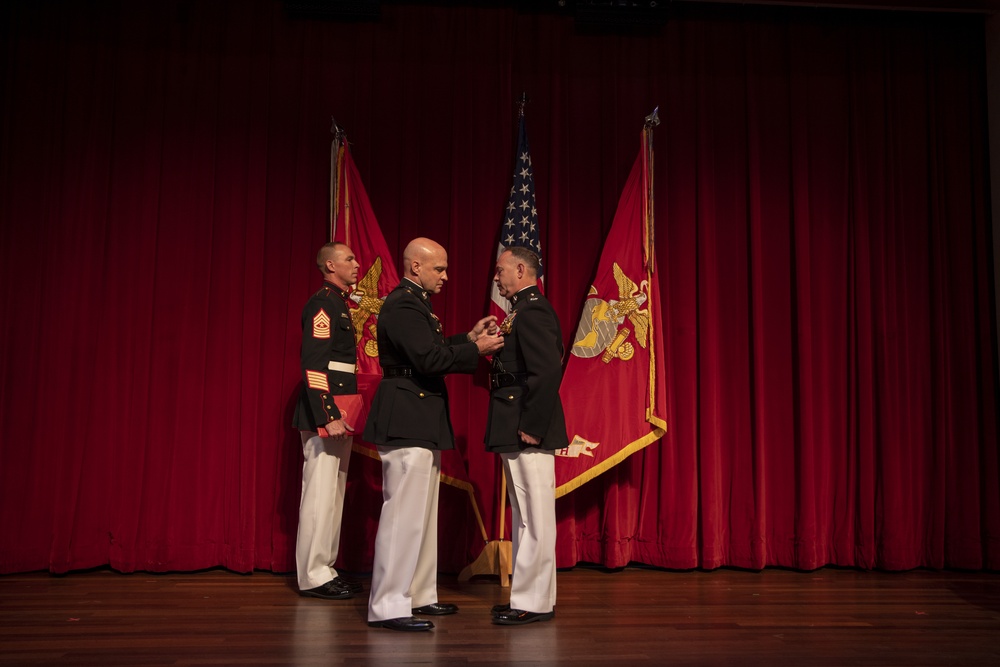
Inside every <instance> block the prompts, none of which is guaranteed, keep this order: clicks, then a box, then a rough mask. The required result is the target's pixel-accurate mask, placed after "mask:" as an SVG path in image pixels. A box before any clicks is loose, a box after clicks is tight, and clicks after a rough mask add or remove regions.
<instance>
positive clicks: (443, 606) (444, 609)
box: [413, 602, 458, 616]
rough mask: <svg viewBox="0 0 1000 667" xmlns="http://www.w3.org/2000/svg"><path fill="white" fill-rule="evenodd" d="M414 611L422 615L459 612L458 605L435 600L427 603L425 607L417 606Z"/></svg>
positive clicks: (445, 614) (443, 614)
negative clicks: (432, 602)
mask: <svg viewBox="0 0 1000 667" xmlns="http://www.w3.org/2000/svg"><path fill="white" fill-rule="evenodd" d="M413 613H414V614H420V615H422V616H447V615H448V614H457V613H458V605H454V604H448V603H447V602H435V603H434V604H425V605H424V606H423V607H417V608H416V609H414V610H413Z"/></svg>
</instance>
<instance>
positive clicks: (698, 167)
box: [0, 0, 1000, 572]
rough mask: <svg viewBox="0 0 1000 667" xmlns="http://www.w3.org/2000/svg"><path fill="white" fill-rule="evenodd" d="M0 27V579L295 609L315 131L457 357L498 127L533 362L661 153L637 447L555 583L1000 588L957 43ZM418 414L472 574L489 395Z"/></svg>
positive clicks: (487, 11) (979, 227) (732, 23)
mask: <svg viewBox="0 0 1000 667" xmlns="http://www.w3.org/2000/svg"><path fill="white" fill-rule="evenodd" d="M0 16H2V18H3V21H2V24H3V26H4V27H3V28H2V31H3V32H2V39H3V43H2V54H3V55H2V69H0V77H2V78H0V85H2V110H3V113H2V136H0V141H2V143H0V222H2V225H0V262H2V263H0V307H2V310H0V312H2V313H3V324H2V325H0V545H2V546H0V571H2V572H13V571H25V570H36V569H44V570H51V571H53V572H64V571H68V570H73V569H80V568H88V567H94V566H101V565H110V566H111V567H113V568H115V569H118V570H121V571H133V570H149V571H168V570H191V569H198V568H207V567H215V566H223V567H227V568H230V569H233V570H237V571H250V570H252V569H255V568H257V569H265V570H273V571H288V570H291V569H293V567H294V556H293V542H294V535H295V527H296V520H297V506H298V497H299V479H300V477H299V475H300V472H299V468H300V461H301V459H300V457H301V454H300V449H299V443H298V437H297V434H295V433H294V432H293V431H292V430H291V429H290V427H289V424H290V421H291V418H290V415H291V408H292V405H293V402H294V400H295V397H296V395H297V391H298V386H297V385H298V381H299V370H298V339H299V332H298V331H297V328H298V321H299V312H300V309H301V307H302V304H303V303H304V302H305V300H306V299H307V297H308V295H309V294H311V293H312V291H314V290H315V289H316V288H317V286H318V284H319V274H318V272H317V271H316V269H315V268H314V267H313V266H312V260H313V257H314V256H315V252H316V249H317V248H318V247H319V245H320V244H321V243H323V242H324V241H325V240H326V239H325V234H326V231H327V206H328V197H329V191H328V178H329V143H330V140H331V135H330V133H329V129H330V117H331V116H334V117H336V119H337V122H338V123H339V124H340V125H342V126H343V127H345V128H346V129H347V131H348V136H349V138H350V140H351V141H352V151H353V154H354V157H355V160H356V162H357V164H358V166H359V168H360V170H361V173H362V176H363V178H364V180H365V183H366V185H367V188H368V193H369V195H370V198H371V201H372V205H373V207H374V209H375V212H376V214H377V216H378V219H379V221H380V222H381V225H382V231H383V233H384V234H385V237H386V239H387V242H388V244H389V246H390V249H392V250H393V251H394V252H396V253H397V254H398V253H399V251H400V250H401V249H402V247H403V246H404V245H405V244H406V242H407V241H409V239H411V238H412V237H414V236H417V235H428V236H430V237H432V238H434V239H436V240H438V241H440V242H442V243H443V244H445V245H446V246H447V247H448V249H449V251H450V259H451V267H450V269H449V274H450V275H451V282H450V284H449V285H448V286H447V287H446V288H445V291H444V292H443V294H442V295H441V296H440V297H439V300H438V301H437V302H436V304H437V305H436V310H437V311H438V312H439V313H440V314H441V316H442V319H443V320H444V322H445V326H446V329H447V330H448V331H449V332H455V331H461V330H464V329H467V328H468V327H469V326H471V324H472V323H473V322H474V321H475V320H476V319H477V317H479V316H480V314H481V313H483V312H485V311H486V307H487V288H488V281H489V279H490V276H491V274H492V263H493V257H494V254H495V250H496V234H497V230H498V224H499V220H500V215H501V209H502V207H503V204H504V202H505V200H506V195H507V188H508V187H509V177H510V169H511V166H512V164H513V155H512V152H513V145H514V139H515V137H514V130H515V125H514V121H515V107H514V100H515V99H516V98H517V97H519V96H520V94H521V92H522V91H525V92H527V94H528V96H529V97H530V99H531V101H530V103H529V105H528V107H527V117H528V127H529V132H530V137H531V144H532V153H533V158H534V162H535V177H536V184H537V188H538V203H539V213H540V217H541V221H542V222H541V224H542V243H543V248H545V249H546V254H547V257H546V262H547V274H546V291H547V293H548V295H549V297H550V299H551V300H552V302H553V304H554V305H555V307H556V309H557V312H558V313H559V315H560V318H561V319H562V322H563V329H564V333H565V335H566V337H567V342H569V339H570V337H571V336H572V335H573V332H574V330H575V328H576V323H577V318H578V317H579V314H580V307H581V304H582V302H583V298H584V296H585V295H586V291H587V288H588V286H589V282H590V279H591V277H592V275H593V271H594V268H595V266H596V262H597V259H598V257H599V256H600V250H601V243H602V240H603V238H604V237H605V235H606V233H607V231H608V228H609V226H610V223H611V218H612V215H613V213H614V210H615V206H616V204H617V201H618V196H619V194H620V191H621V188H622V185H623V184H624V181H625V178H626V177H627V175H628V170H629V168H630V166H631V165H632V162H633V161H634V159H635V155H636V152H637V150H638V145H637V143H638V142H637V139H636V137H637V136H638V135H639V130H640V129H641V125H642V119H643V117H644V116H645V115H647V114H648V113H649V112H650V111H652V109H653V107H655V106H657V105H659V107H660V116H661V118H662V120H663V124H662V125H661V126H660V127H659V128H658V129H657V132H656V138H655V147H656V174H655V178H656V206H657V210H656V213H657V223H658V230H657V231H658V237H657V259H658V262H659V264H658V266H659V270H658V273H657V276H658V279H659V288H660V290H661V299H662V302H663V308H664V318H663V321H662V322H661V327H662V328H663V331H664V335H665V340H666V345H667V359H666V365H667V380H666V381H667V390H668V392H669V402H668V415H667V422H668V433H667V435H666V437H665V438H664V439H663V440H662V442H661V443H659V444H655V445H652V446H650V447H648V448H646V449H645V450H643V451H642V452H641V453H639V454H636V455H635V456H633V457H632V458H631V459H629V460H627V461H626V462H625V463H623V464H621V465H620V466H618V467H617V468H615V469H613V470H611V471H610V472H608V473H606V474H605V475H603V476H602V477H600V478H599V479H597V480H595V481H593V482H590V483H588V484H587V485H585V486H584V487H582V488H580V489H579V490H577V491H574V492H573V493H571V494H569V495H568V496H567V497H565V498H563V499H561V500H560V501H559V507H558V511H559V543H558V561H559V565H560V566H572V565H574V564H576V563H578V562H581V561H590V562H596V563H600V564H604V565H607V566H610V567H618V566H622V565H625V564H627V563H629V562H641V563H646V564H650V565H655V566H660V567H666V568H693V567H705V568H714V567H720V566H726V565H729V566H738V567H747V568H761V567H765V566H769V565H774V566H786V567H795V568H816V567H820V566H823V565H826V564H833V565H840V566H857V567H865V568H886V569H905V568H913V567H919V566H930V567H956V568H994V569H995V568H998V567H1000V543H998V536H1000V488H998V479H1000V461H998V438H997V400H998V393H997V360H996V357H995V349H996V348H995V346H994V344H995V340H996V332H995V331H994V325H993V322H994V317H993V314H994V306H993V301H992V293H991V284H992V273H991V270H992V259H991V257H990V255H989V248H990V247H991V239H990V224H989V217H988V210H989V209H988V193H987V190H986V184H987V178H986V177H987V164H986V156H985V146H986V128H985V115H984V108H985V93H984V90H985V85H984V67H985V65H984V63H985V55H984V37H983V20H982V19H981V18H980V17H976V16H958V17H953V16H944V17H942V16H927V15H917V14H913V15H911V14H905V13H902V12H896V13H892V14H879V13H873V12H870V13H852V12H847V11H820V10H810V11H796V10H791V9H771V10H754V9H750V8H732V7H725V8H714V9H697V8H696V9H687V10H683V11H681V10H678V11H677V12H676V13H675V14H674V16H673V19H672V20H671V21H670V22H668V23H667V24H666V25H665V26H664V27H663V28H661V29H657V30H646V31H641V32H638V33H630V34H625V33H622V32H621V31H613V30H592V29H583V28H579V27H577V26H575V25H574V22H573V20H572V18H571V17H569V16H564V15H560V14H558V13H556V12H551V13H546V12H524V13H521V12H518V11H516V10H514V9H509V8H503V7H498V6H493V7H487V8H472V7H457V6H451V7H417V6H406V5H396V4H385V5H384V6H383V7H382V17H381V19H380V21H378V22H360V23H359V22H353V23H343V22H332V21H305V20H295V19H290V18H288V17H286V16H285V14H284V13H283V11H282V8H281V5H280V4H278V3H276V2H272V1H271V0H255V1H244V0H239V1H236V0H233V1H231V2H223V1H217V2H181V1H169V2H167V1H164V2H151V3H128V2H111V1H107V2H95V3H70V2H44V3H35V2H27V1H17V2H14V3H8V4H7V5H6V6H5V7H4V8H3V9H0ZM449 382H450V385H451V388H452V401H453V414H454V421H455V430H456V434H457V436H458V441H459V443H458V444H459V449H458V451H457V452H455V453H452V454H449V456H456V457H461V460H462V462H463V463H464V465H465V466H466V469H467V470H468V475H469V480H470V481H471V482H472V483H473V485H474V487H475V488H476V490H477V498H478V502H479V509H480V511H481V512H482V515H483V518H484V520H485V522H486V525H487V530H488V533H489V537H490V538H495V537H497V535H496V534H495V533H496V524H497V521H496V512H497V507H498V503H497V483H498V481H497V475H496V472H497V463H496V460H495V459H494V458H492V457H490V456H488V455H487V454H485V452H484V451H483V449H482V445H481V435H482V432H483V425H484V421H485V410H486V400H487V399H486V390H485V389H484V388H483V376H482V374H480V375H479V376H477V377H475V378H473V377H455V378H452V379H451V380H450V381H449ZM593 389H594V391H595V392H600V391H602V390H603V389H604V388H601V387H594V388H593ZM608 418H609V419H613V418H614V415H610V414H609V415H608ZM378 478H379V468H378V465H377V463H375V462H374V461H373V460H372V459H369V458H366V457H363V456H356V457H355V458H354V460H353V461H352V472H351V480H352V481H351V488H350V491H349V494H350V495H349V506H348V509H347V510H346V514H347V520H346V525H345V529H344V539H345V542H344V547H343V549H342V553H343V557H342V562H341V565H343V566H344V567H345V568H347V569H349V570H356V571H364V570H367V569H368V568H369V567H370V564H371V555H372V554H371V551H372V542H373V539H374V529H375V523H376V521H377V518H378V513H379V507H380V500H381V498H380V495H379V490H378V488H377V481H378ZM441 523H442V526H443V528H442V530H441V554H440V566H441V569H443V570H446V571H458V570H459V569H461V568H462V567H463V566H464V565H465V564H467V563H468V562H469V561H471V560H472V558H473V557H475V556H476V555H477V553H478V550H479V548H480V546H481V536H480V532H479V529H478V527H477V526H476V524H475V515H474V513H473V511H472V509H471V505H470V503H469V502H468V497H467V495H466V494H465V493H464V492H462V491H460V490H457V489H454V488H450V487H445V488H443V489H442V516H441Z"/></svg>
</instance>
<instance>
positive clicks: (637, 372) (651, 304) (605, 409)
mask: <svg viewBox="0 0 1000 667" xmlns="http://www.w3.org/2000/svg"><path fill="white" fill-rule="evenodd" d="M658 123H659V118H658V117H657V112H656V111H653V113H652V114H651V115H650V116H649V117H647V118H646V125H645V127H644V128H643V131H642V147H641V150H640V152H639V156H638V157H637V158H636V161H635V165H634V166H633V167H632V173H631V174H630V175H629V177H628V182H626V184H625V189H624V190H623V191H622V196H621V199H620V200H619V201H618V210H617V212H616V213H615V219H614V222H613V223H612V226H611V231H610V232H608V238H607V240H606V241H605V244H604V251H603V252H602V253H601V260H600V263H599V264H598V267H597V275H596V276H595V278H594V282H593V284H592V285H591V287H590V293H589V294H588V295H587V300H586V303H584V306H583V314H582V315H581V317H580V324H579V326H578V327H577V330H576V335H575V336H574V339H573V346H572V348H571V349H570V357H569V361H568V362H567V365H566V372H565V374H564V375H563V380H562V385H561V388H560V390H559V395H560V397H561V398H562V403H563V408H564V410H565V412H566V430H567V432H568V435H569V440H570V445H569V447H568V448H566V449H562V450H557V451H556V496H557V497H558V496H562V495H565V494H566V493H569V492H570V491H572V490H573V489H575V488H577V487H578V486H580V485H581V484H583V483H584V482H587V481H589V480H591V479H593V478H594V477H596V476H597V475H599V474H601V473H602V472H604V471H605V470H607V469H608V468H611V467H612V466H614V465H617V464H618V463H621V462H622V461H624V460H625V459H626V458H627V457H628V456H629V455H631V454H633V453H635V452H637V451H639V450H640V449H642V448H643V447H645V446H646V445H649V444H652V443H654V442H656V441H657V440H659V439H660V438H661V437H662V436H663V435H664V434H665V433H666V430H667V422H666V419H665V416H666V390H665V378H664V372H663V339H662V335H661V333H660V322H661V317H662V315H661V312H660V299H659V292H658V290H657V287H656V278H655V276H654V273H653V269H654V266H653V187H652V186H653V150H652V134H653V132H652V128H653V126H655V125H656V124H658Z"/></svg>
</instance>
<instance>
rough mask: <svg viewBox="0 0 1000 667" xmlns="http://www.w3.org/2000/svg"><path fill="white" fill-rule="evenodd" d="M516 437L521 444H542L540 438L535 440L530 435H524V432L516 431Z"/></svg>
mask: <svg viewBox="0 0 1000 667" xmlns="http://www.w3.org/2000/svg"><path fill="white" fill-rule="evenodd" d="M517 437H519V438H521V440H522V441H523V442H526V443H528V444H529V445H540V444H542V439H541V438H536V437H535V436H533V435H531V434H530V433H525V432H524V431H518V432H517Z"/></svg>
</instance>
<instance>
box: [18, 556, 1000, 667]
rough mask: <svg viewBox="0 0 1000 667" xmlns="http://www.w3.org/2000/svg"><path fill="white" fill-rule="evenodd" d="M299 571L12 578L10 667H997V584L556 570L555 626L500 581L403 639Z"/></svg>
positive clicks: (452, 591)
mask: <svg viewBox="0 0 1000 667" xmlns="http://www.w3.org/2000/svg"><path fill="white" fill-rule="evenodd" d="M363 582H364V584H365V592H363V593H362V594H360V595H359V596H357V597H355V598H354V599H352V600H346V601H341V602H331V601H325V600H317V599H311V598H303V597H300V596H299V595H298V594H297V593H296V590H295V583H294V579H293V578H292V577H291V576H289V575H275V574H270V573H265V572H258V573H255V574H252V575H240V574H234V573H231V572H226V571H221V570H213V571H209V572H198V573H188V574H145V573H137V574H127V575H126V574H119V573H115V572H111V571H107V570H100V571H92V572H84V573H75V574H71V575H68V576H61V577H54V576H50V575H48V574H45V573H32V574H18V575H4V576H0V664H3V665H100V666H102V667H103V666H105V665H341V664H344V665H387V666H388V665H392V666H396V665H465V664H472V665H484V666H494V665H513V664H517V665H616V666H617V667H628V666H631V665H796V666H797V665H831V666H839V665H845V666H847V665H851V666H865V665H908V666H919V665H1000V573H963V572H934V571H912V572H905V573H884V572H862V571H857V570H842V569H822V570H817V571H815V572H794V571H787V570H777V569H769V570H764V571H763V572H745V571H738V570H728V569H723V570H714V571H711V572H699V571H692V572H670V571H662V570H653V569H645V568H626V569H624V570H620V571H614V572H608V571H604V570H600V569H594V568H585V567H577V568H574V569H572V570H567V571H560V573H559V578H558V587H559V602H558V605H557V607H556V617H555V619H554V620H552V621H549V622H547V623H535V624H531V625H526V626H523V627H504V626H496V625H492V624H491V623H490V615H489V608H490V607H491V606H492V605H494V604H497V603H500V602H506V594H507V590H506V589H503V588H501V587H500V586H499V585H498V582H497V579H496V577H486V578H477V579H475V580H473V581H472V582H469V583H464V584H462V583H458V581H457V580H456V578H455V577H454V576H442V578H441V580H440V582H439V592H440V597H441V601H443V602H454V603H456V604H458V605H459V606H460V607H461V611H460V613H459V614H457V615H455V616H447V617H442V618H435V619H432V620H433V621H434V623H435V624H436V626H437V627H436V629H435V630H433V631H432V632H426V633H400V632H393V631H391V630H385V629H376V628H369V627H368V626H367V624H366V618H365V615H366V610H367V601H368V583H369V581H368V580H367V579H363Z"/></svg>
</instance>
